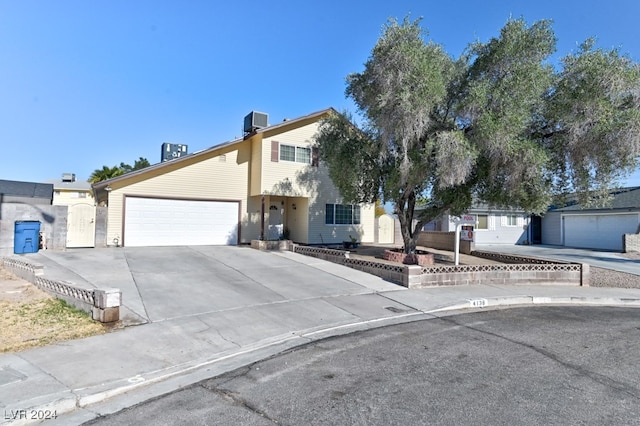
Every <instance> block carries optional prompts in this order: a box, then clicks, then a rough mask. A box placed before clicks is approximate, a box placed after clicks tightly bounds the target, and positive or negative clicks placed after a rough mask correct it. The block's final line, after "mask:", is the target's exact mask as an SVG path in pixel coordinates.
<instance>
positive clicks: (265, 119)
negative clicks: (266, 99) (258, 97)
mask: <svg viewBox="0 0 640 426" xmlns="http://www.w3.org/2000/svg"><path fill="white" fill-rule="evenodd" d="M267 126H269V114H265V113H264V112H257V111H251V112H250V113H249V114H248V115H247V116H246V117H245V118H244V132H245V133H252V132H255V131H256V130H258V129H262V128H264V127H267Z"/></svg>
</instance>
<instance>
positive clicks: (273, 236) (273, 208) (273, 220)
mask: <svg viewBox="0 0 640 426" xmlns="http://www.w3.org/2000/svg"><path fill="white" fill-rule="evenodd" d="M283 212H284V205H283V204H282V203H281V202H280V201H276V202H271V203H270V205H269V236H268V238H269V239H270V240H279V239H280V238H282V231H283V228H284V226H283V223H282V217H283Z"/></svg>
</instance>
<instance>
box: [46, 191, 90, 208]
mask: <svg viewBox="0 0 640 426" xmlns="http://www.w3.org/2000/svg"><path fill="white" fill-rule="evenodd" d="M83 203H84V204H92V205H93V204H95V200H94V199H93V193H92V191H86V190H82V189H75V190H74V189H54V191H53V202H52V203H51V204H52V205H54V206H72V205H74V204H83Z"/></svg>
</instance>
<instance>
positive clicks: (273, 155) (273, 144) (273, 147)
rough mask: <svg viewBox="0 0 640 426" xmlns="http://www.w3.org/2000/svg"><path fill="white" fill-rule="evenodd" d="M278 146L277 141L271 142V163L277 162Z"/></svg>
mask: <svg viewBox="0 0 640 426" xmlns="http://www.w3.org/2000/svg"><path fill="white" fill-rule="evenodd" d="M279 148H280V144H279V143H278V142H277V141H271V161H273V162H274V163H277V162H278V159H279V156H280V149H279Z"/></svg>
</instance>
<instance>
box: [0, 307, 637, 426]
mask: <svg viewBox="0 0 640 426" xmlns="http://www.w3.org/2000/svg"><path fill="white" fill-rule="evenodd" d="M572 304H576V305H588V306H618V307H638V308H640V298H614V297H545V296H507V297H490V298H475V299H467V300H466V301H464V302H460V303H453V304H448V305H444V306H441V307H437V308H435V309H432V310H428V311H421V310H414V311H411V312H405V313H402V314H399V315H395V316H389V317H381V318H376V319H370V320H366V321H357V322H353V323H347V324H339V325H334V326H331V327H325V328H314V329H308V330H301V331H297V332H292V333H290V334H286V335H280V336H274V337H272V338H269V339H265V340H263V341H260V342H256V343H255V344H252V345H249V346H246V347H244V348H242V349H241V350H236V351H228V352H223V353H219V354H216V355H215V357H213V358H208V359H199V360H193V361H190V362H187V363H184V364H179V365H175V366H171V367H168V368H166V369H163V370H157V371H154V372H150V373H147V374H145V375H137V376H134V377H128V378H122V379H118V380H114V381H111V382H109V383H104V384H102V385H100V386H96V387H92V388H84V389H74V390H70V391H66V392H61V393H57V394H50V395H45V396H40V397H38V398H35V399H33V400H31V401H30V402H31V404H29V406H28V407H24V408H23V409H22V410H21V411H24V412H26V413H27V414H28V413H42V412H54V411H55V412H56V414H57V416H61V415H65V414H66V415H70V414H71V413H74V412H77V411H78V410H79V409H91V408H92V407H91V406H94V405H97V404H100V403H104V402H105V401H108V400H110V399H112V398H117V397H118V396H121V395H123V394H125V393H128V392H131V391H135V390H140V389H142V388H149V389H147V392H145V395H144V399H142V400H141V401H139V402H142V401H144V400H147V399H149V398H152V397H154V396H160V395H162V394H165V393H168V392H170V391H171V389H167V386H159V385H160V384H162V383H163V382H170V381H172V380H176V381H178V382H179V383H177V384H176V386H175V387H174V388H173V390H175V389H179V388H181V387H184V386H188V385H191V384H194V383H197V382H199V381H201V380H204V379H206V378H208V377H214V376H217V375H220V374H223V373H225V372H228V371H232V370H234V369H236V368H239V367H242V366H244V365H250V364H252V363H254V362H257V361H260V360H262V359H265V358H268V357H270V356H275V355H277V354H279V353H281V352H283V351H285V350H288V349H292V348H297V347H300V346H302V345H305V344H308V343H311V342H314V341H318V340H322V339H325V338H329V337H336V336H340V335H345V334H350V333H353V332H356V331H364V330H368V329H373V328H380V327H385V326H389V325H396V324H402V323H407V322H414V321H420V320H426V319H434V318H438V315H437V314H439V313H447V314H452V315H455V314H456V313H460V314H462V313H465V312H467V311H469V310H482V309H485V308H489V309H491V308H499V307H507V306H512V307H518V306H532V305H572ZM153 386H158V388H159V389H158V390H154V389H150V388H152V387H153ZM51 399H53V401H52V400H51ZM115 406H116V408H112V409H107V410H106V411H100V412H99V413H98V412H95V411H91V413H84V414H82V413H78V415H79V416H81V417H83V419H82V422H84V421H88V420H90V419H91V418H95V417H97V416H98V415H106V414H110V413H112V412H116V411H119V410H120V409H122V408H125V407H126V406H122V405H118V404H115ZM8 414H9V413H5V416H4V419H3V421H2V423H0V424H3V425H4V424H11V425H27V424H33V423H37V422H40V421H42V420H31V419H22V418H19V419H15V420H13V421H8V422H7V420H12V419H7V415H8ZM71 415H73V414H71ZM69 420H71V419H69V418H68V417H65V422H66V421H69ZM54 423H55V422H54ZM61 424H62V423H61Z"/></svg>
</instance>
